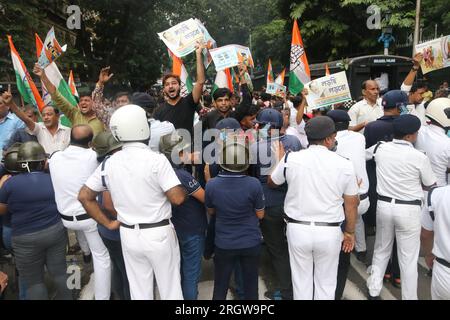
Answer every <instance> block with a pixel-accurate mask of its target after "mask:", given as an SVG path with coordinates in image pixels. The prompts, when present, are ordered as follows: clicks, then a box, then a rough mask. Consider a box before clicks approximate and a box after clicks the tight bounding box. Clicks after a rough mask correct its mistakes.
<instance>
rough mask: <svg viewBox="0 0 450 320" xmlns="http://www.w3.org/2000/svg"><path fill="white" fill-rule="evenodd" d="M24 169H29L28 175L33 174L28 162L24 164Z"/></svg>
mask: <svg viewBox="0 0 450 320" xmlns="http://www.w3.org/2000/svg"><path fill="white" fill-rule="evenodd" d="M22 169H27V171H28V173H31V170H30V167H29V166H28V162H25V163H22Z"/></svg>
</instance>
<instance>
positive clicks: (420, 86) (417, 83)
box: [410, 80, 428, 93]
mask: <svg viewBox="0 0 450 320" xmlns="http://www.w3.org/2000/svg"><path fill="white" fill-rule="evenodd" d="M419 89H428V83H427V82H426V81H425V80H416V81H415V82H414V83H413V85H412V87H411V91H410V93H416V92H417V90H419Z"/></svg>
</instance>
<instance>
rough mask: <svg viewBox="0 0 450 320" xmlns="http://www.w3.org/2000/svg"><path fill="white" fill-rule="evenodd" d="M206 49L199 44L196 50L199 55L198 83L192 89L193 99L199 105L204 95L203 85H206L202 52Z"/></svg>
mask: <svg viewBox="0 0 450 320" xmlns="http://www.w3.org/2000/svg"><path fill="white" fill-rule="evenodd" d="M204 48H205V46H204V45H203V44H198V45H197V49H196V50H195V54H196V55H197V82H196V83H195V86H194V88H193V89H192V98H193V99H194V102H195V103H196V104H197V103H199V102H200V98H201V97H202V94H203V85H204V84H205V81H206V77H205V67H204V66H203V56H202V50H203V49H204Z"/></svg>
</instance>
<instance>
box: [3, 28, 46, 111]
mask: <svg viewBox="0 0 450 320" xmlns="http://www.w3.org/2000/svg"><path fill="white" fill-rule="evenodd" d="M7 37H8V42H9V48H10V49H11V59H12V62H13V66H14V72H15V73H16V83H17V90H19V92H20V94H21V95H22V98H23V100H24V101H25V102H26V103H29V104H32V105H33V106H35V107H36V108H37V109H38V110H39V112H41V111H42V109H43V108H44V107H45V104H44V101H43V100H42V98H41V95H40V94H39V91H38V89H37V88H36V85H35V84H34V82H33V79H32V78H31V76H30V74H29V73H28V71H27V68H26V67H25V64H24V63H23V61H22V59H21V58H20V56H19V53H18V52H17V50H16V48H15V47H14V43H13V42H12V38H11V36H7Z"/></svg>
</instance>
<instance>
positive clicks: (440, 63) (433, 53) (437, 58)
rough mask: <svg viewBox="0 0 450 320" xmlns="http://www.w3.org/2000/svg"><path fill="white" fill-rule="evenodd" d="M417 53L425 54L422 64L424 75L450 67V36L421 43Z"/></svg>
mask: <svg viewBox="0 0 450 320" xmlns="http://www.w3.org/2000/svg"><path fill="white" fill-rule="evenodd" d="M416 52H418V53H422V54H423V60H422V62H421V63H420V66H421V67H422V73H423V74H426V73H428V72H431V71H435V70H439V69H442V68H446V67H450V35H449V36H445V37H441V38H439V39H434V40H431V41H427V42H424V43H420V44H418V45H416Z"/></svg>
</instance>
